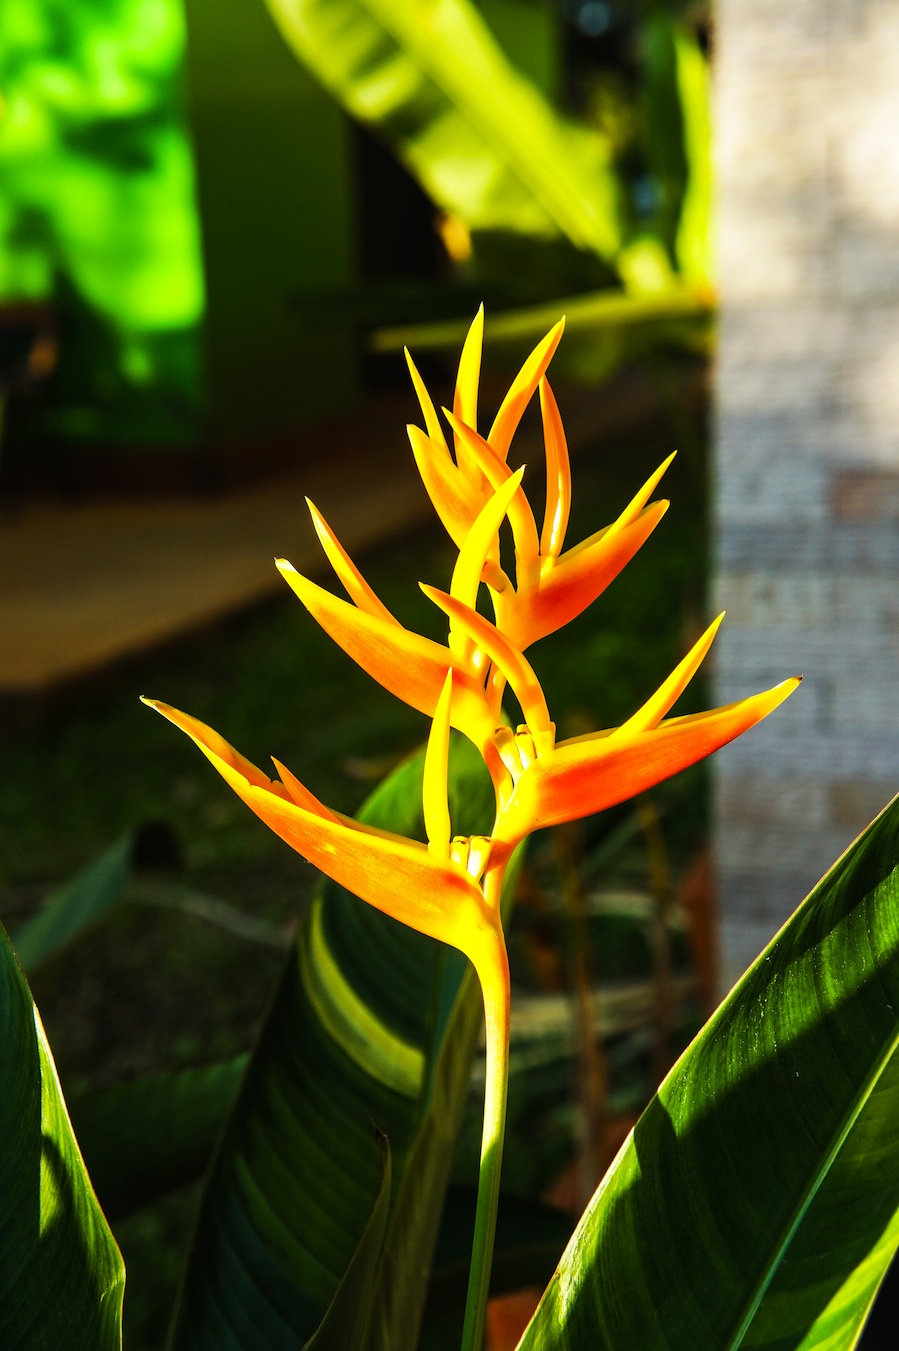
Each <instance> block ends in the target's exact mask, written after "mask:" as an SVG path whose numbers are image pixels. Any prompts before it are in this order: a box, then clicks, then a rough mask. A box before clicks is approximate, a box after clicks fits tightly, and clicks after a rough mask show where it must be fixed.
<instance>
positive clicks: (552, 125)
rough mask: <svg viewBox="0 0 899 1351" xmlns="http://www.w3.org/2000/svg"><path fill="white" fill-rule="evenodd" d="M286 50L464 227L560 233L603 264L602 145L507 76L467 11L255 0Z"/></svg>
mask: <svg viewBox="0 0 899 1351" xmlns="http://www.w3.org/2000/svg"><path fill="white" fill-rule="evenodd" d="M267 3H268V6H269V9H270V10H271V12H272V14H273V16H274V18H275V21H276V22H277V24H278V25H279V27H280V29H281V31H282V33H283V34H284V36H285V38H286V39H287V41H288V43H289V44H290V46H291V47H292V48H293V50H294V51H295V52H296V54H297V55H298V56H299V57H300V59H301V60H302V61H304V62H305V63H306V65H307V66H308V67H309V69H310V70H311V71H312V72H313V73H314V74H315V75H316V76H317V78H318V79H319V80H321V82H322V84H324V85H325V87H326V88H327V89H329V90H330V92H331V93H332V94H333V95H334V97H335V98H336V99H337V100H338V101H339V102H340V103H342V104H343V106H344V107H345V108H346V109H347V111H348V112H349V113H350V114H351V115H352V116H353V117H356V118H358V119H359V120H360V121H362V122H365V123H367V124H368V125H369V126H371V127H372V128H373V129H374V130H375V131H377V132H378V134H379V135H380V136H382V137H383V138H384V139H385V140H386V141H387V142H388V144H389V145H390V146H391V148H392V149H393V150H394V152H395V153H396V154H397V156H398V157H399V158H400V159H401V160H403V162H404V163H405V164H406V165H407V166H408V168H409V169H410V170H411V171H412V173H413V174H414V175H415V177H416V178H417V179H418V180H419V182H420V183H421V184H422V186H423V187H424V189H425V191H426V192H427V193H428V194H429V195H430V196H431V198H432V199H433V200H434V202H436V203H437V205H438V206H440V207H442V208H443V209H444V210H446V211H450V212H453V213H454V214H455V215H457V216H459V217H460V218H461V219H462V220H463V221H465V222H466V224H468V225H469V226H470V227H471V228H472V229H505V230H514V231H520V232H522V233H525V234H534V235H543V236H551V235H554V234H555V235H557V234H563V235H566V236H567V237H568V238H569V239H570V240H572V242H573V243H574V244H575V245H577V247H579V248H581V249H592V250H595V251H596V252H598V253H599V254H601V255H603V256H604V257H607V258H613V257H614V255H615V254H616V252H617V250H618V248H619V245H620V226H619V219H618V184H617V178H616V175H615V172H614V169H613V167H612V165H611V161H610V154H609V150H608V147H607V145H606V144H605V143H604V142H603V141H602V140H601V139H600V138H599V137H598V136H597V135H595V134H591V133H588V132H587V131H585V130H584V129H582V128H578V127H574V126H570V125H568V124H567V123H565V122H564V121H563V120H562V119H561V118H560V117H559V116H558V115H557V114H556V113H554V111H553V110H552V108H551V107H550V106H549V104H548V103H547V102H546V101H545V100H544V99H543V97H542V96H541V95H540V94H539V93H538V92H537V90H536V89H535V88H534V86H533V85H531V84H530V83H529V82H528V81H527V80H526V79H524V78H523V77H522V76H521V75H519V74H518V72H517V71H516V70H515V69H514V67H513V66H511V65H510V64H509V62H508V61H507V60H506V58H505V56H504V55H503V52H502V50H501V49H500V47H499V46H498V45H497V43H496V41H495V40H494V38H493V37H492V35H491V33H490V30H489V29H488V28H487V26H486V24H485V23H484V21H483V19H482V18H481V16H480V15H479V14H478V12H477V9H476V8H475V6H474V5H473V4H471V3H470V0H267Z"/></svg>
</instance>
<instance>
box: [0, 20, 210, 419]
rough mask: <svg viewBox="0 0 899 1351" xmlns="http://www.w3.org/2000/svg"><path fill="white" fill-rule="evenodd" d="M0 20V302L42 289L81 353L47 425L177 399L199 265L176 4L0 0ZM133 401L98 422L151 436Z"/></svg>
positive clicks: (186, 374) (186, 398) (181, 395)
mask: <svg viewBox="0 0 899 1351" xmlns="http://www.w3.org/2000/svg"><path fill="white" fill-rule="evenodd" d="M0 23H2V30H3V45H2V49H0V89H2V91H3V93H2V100H3V101H2V105H0V184H2V186H0V303H2V302H3V301H22V300H29V301H35V300H47V299H50V298H53V297H55V298H56V299H57V300H58V301H61V305H60V308H61V310H62V311H64V314H63V317H62V319H61V327H62V330H63V339H64V341H65V339H66V337H69V339H70V341H69V345H70V346H76V345H78V346H80V347H81V348H82V349H84V348H85V347H86V349H87V350H86V351H84V350H82V353H81V357H80V359H79V360H76V361H75V362H74V365H73V367H72V369H71V371H70V373H69V376H68V383H69V384H71V385H73V386H75V387H77V388H78V393H79V397H78V398H77V399H76V400H75V403H74V406H72V407H70V408H69V412H68V414H67V415H66V417H65V419H64V422H63V424H62V425H57V426H55V427H54V428H53V430H55V431H59V432H64V433H67V434H70V435H76V436H77V435H85V434H87V435H97V434H102V432H103V430H104V420H103V419H100V418H98V417H97V416H96V414H94V416H91V411H90V410H91V407H92V406H94V405H95V404H96V402H97V401H99V402H100V403H101V404H102V403H103V402H106V403H107V404H108V403H109V402H110V401H112V402H113V403H114V402H115V395H116V393H117V392H118V387H125V386H132V387H134V388H136V389H138V390H139V389H141V388H146V387H149V386H155V387H156V389H157V392H159V390H160V388H161V391H162V393H163V396H164V397H165V395H166V394H168V396H169V399H170V401H171V400H174V401H176V402H179V401H180V402H181V403H184V402H187V403H190V401H191V400H192V399H195V398H196V395H197V386H198V370H197V366H196V363H197V344H196V341H191V336H190V335H191V334H193V333H194V332H195V330H196V326H197V324H198V322H199V320H200V318H201V315H202V312H203V271H202V265H201V259H200V240H199V222H198V218H197V212H196V207H195V202H194V178H193V163H192V158H191V150H190V144H189V140H188V136H187V132H186V126H185V119H184V115H183V108H182V78H183V63H184V51H185V42H186V35H185V27H184V15H183V9H182V6H181V4H180V0H79V3H77V4H72V3H69V0H41V3H36V0H2V3H0ZM138 411H139V410H135V415H134V416H133V417H132V418H131V420H130V421H129V423H128V425H127V427H122V426H118V427H116V428H114V429H113V428H111V427H109V426H108V425H106V430H107V432H109V431H113V430H114V432H116V433H118V435H119V436H122V435H123V434H124V436H125V438H126V439H128V440H135V439H136V440H140V439H151V440H152V439H158V437H159V433H160V425H159V422H160V419H159V416H158V415H157V416H156V417H155V418H153V419H152V420H151V421H150V423H149V424H148V423H147V422H146V421H145V420H144V418H143V417H142V416H140V415H138ZM140 411H142V410H140ZM106 423H107V424H108V418H107V419H106ZM168 430H169V431H171V429H170V428H169V429H168Z"/></svg>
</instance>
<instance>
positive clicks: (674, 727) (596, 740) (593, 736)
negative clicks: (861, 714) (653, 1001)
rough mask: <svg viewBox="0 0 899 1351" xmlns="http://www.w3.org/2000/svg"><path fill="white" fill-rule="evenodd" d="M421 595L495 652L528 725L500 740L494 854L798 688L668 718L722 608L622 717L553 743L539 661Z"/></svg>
mask: <svg viewBox="0 0 899 1351" xmlns="http://www.w3.org/2000/svg"><path fill="white" fill-rule="evenodd" d="M423 590H424V591H425V593H426V594H427V595H428V596H429V597H430V598H431V600H433V601H434V602H435V604H437V605H439V606H440V608H441V609H442V610H444V611H445V613H446V614H447V615H448V616H449V617H450V619H451V621H452V622H453V624H454V625H455V626H456V627H457V628H458V629H460V630H462V631H463V632H465V633H467V635H468V636H469V638H470V639H471V641H472V642H475V643H477V644H478V645H479V646H480V647H481V648H482V649H483V650H485V651H487V652H488V653H489V655H490V658H491V661H492V662H493V663H494V665H495V666H496V668H497V669H498V670H499V671H501V672H502V675H503V677H504V678H505V679H506V680H508V682H509V684H510V686H511V687H512V690H513V692H514V693H515V695H516V697H517V699H518V702H519V704H520V705H521V710H522V713H523V714H524V716H525V720H526V721H525V723H524V724H523V725H522V726H521V727H519V728H518V729H517V731H515V732H513V731H512V729H511V728H508V727H500V728H497V730H496V732H495V733H494V743H495V745H496V749H497V752H498V754H499V756H500V758H501V759H502V761H503V763H504V765H505V766H506V769H507V770H508V774H509V777H508V779H507V780H505V781H502V782H501V783H500V789H499V792H498V800H497V816H496V824H495V825H494V828H493V832H492V838H493V840H494V844H495V846H496V847H497V857H499V856H505V853H506V851H507V850H508V849H509V848H511V847H513V846H514V845H516V844H518V843H519V842H520V841H521V840H523V839H524V838H525V836H526V835H529V834H531V832H532V831H534V830H538V829H541V828H542V827H544V826H553V825H560V824H562V823H563V822H565V821H574V820H579V819H580V818H581V817H584V816H591V815H593V813H595V812H599V811H603V810H604V809H605V808H607V807H612V806H615V805H616V804H617V803H619V802H623V801H625V800H626V799H627V798H631V797H635V796H636V795H637V794H638V793H643V792H645V791H646V790H647V789H649V788H652V787H654V786H655V785H656V784H658V783H661V782H662V780H663V779H667V778H670V777H671V776H672V775H673V774H677V773H679V772H680V770H682V769H686V768H688V766H690V765H693V764H696V763H697V762H698V761H699V760H704V759H705V758H706V756H708V755H711V754H712V753H713V751H716V750H719V749H720V748H721V747H722V746H724V745H726V744H727V743H728V742H729V741H733V739H734V738H735V737H737V736H740V735H741V734H742V733H743V732H746V731H748V730H749V728H750V727H753V726H754V725H755V724H756V723H757V722H760V721H761V719H762V718H764V717H766V716H767V715H768V714H769V713H770V712H772V710H773V709H775V708H776V707H777V706H778V704H781V703H783V701H784V699H786V698H787V696H788V695H789V694H791V693H792V692H793V690H794V689H795V688H796V686H797V685H798V684H799V680H800V677H794V678H792V679H790V680H785V681H783V682H782V683H781V684H779V685H777V686H775V687H774V688H773V689H771V690H767V691H765V692H764V693H762V694H756V695H753V696H751V697H750V698H748V699H743V700H741V701H740V702H738V703H735V704H728V705H725V706H724V707H722V708H716V709H712V710H710V711H709V712H706V713H694V714H687V715H686V716H683V717H677V718H669V719H665V714H666V713H668V712H669V710H670V709H671V708H672V707H673V705H674V704H675V703H676V702H677V700H678V699H679V698H680V696H681V694H683V692H684V690H685V689H686V688H687V686H688V684H689V683H690V681H691V680H692V678H693V676H694V675H695V674H696V671H697V670H698V669H699V666H700V664H701V662H702V660H703V658H704V657H705V655H706V653H707V652H708V650H709V648H710V647H711V644H712V640H713V639H714V637H715V634H716V633H717V631H718V628H719V626H720V624H721V620H722V619H723V617H724V616H723V615H719V616H718V618H717V619H716V620H714V622H713V623H712V624H710V625H709V627H708V628H707V629H706V631H705V633H704V634H703V635H702V637H701V638H700V639H699V640H698V642H696V643H695V644H694V645H693V647H692V648H691V649H690V651H689V652H688V653H687V655H686V656H685V657H684V658H683V660H682V661H681V662H679V664H678V665H677V666H676V667H675V669H674V670H673V671H672V673H671V675H670V676H669V677H668V678H667V680H665V681H664V682H663V683H662V684H661V685H660V686H659V688H658V690H656V692H655V694H653V695H652V697H651V698H650V699H648V700H647V701H646V703H645V704H643V705H642V707H641V708H639V709H638V710H637V712H636V713H634V714H633V715H632V717H630V718H629V719H628V721H627V722H625V723H623V724H622V726H621V727H617V728H613V729H611V730H609V731H604V732H594V733H590V734H588V735H586V736H580V737H573V738H571V739H569V740H566V741H561V742H556V740H555V727H554V725H553V724H552V722H551V721H550V719H549V712H548V709H547V707H546V700H545V698H544V697H543V691H542V690H541V689H540V686H539V683H538V682H537V677H536V675H535V674H534V671H533V668H532V667H531V666H530V665H529V664H528V662H527V661H526V659H525V657H524V656H523V655H522V653H521V652H520V650H518V649H516V648H515V647H514V645H513V644H512V643H511V642H510V641H509V640H508V638H507V637H506V636H505V634H501V633H499V631H498V629H497V628H496V627H495V626H494V625H491V624H490V622H489V620H486V619H485V618H484V617H483V616H482V615H480V614H478V613H477V612H476V611H474V610H473V609H469V608H468V607H467V606H466V605H464V604H463V603H462V602H461V601H459V600H457V599H456V598H455V597H453V596H451V595H445V594H443V593H441V592H438V591H436V590H435V589H434V588H432V587H424V588H423Z"/></svg>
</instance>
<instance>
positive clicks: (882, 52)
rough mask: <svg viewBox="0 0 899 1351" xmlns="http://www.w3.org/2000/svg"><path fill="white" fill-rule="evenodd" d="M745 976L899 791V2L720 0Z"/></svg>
mask: <svg viewBox="0 0 899 1351" xmlns="http://www.w3.org/2000/svg"><path fill="white" fill-rule="evenodd" d="M715 78H716V92H715V100H716V106H715V113H716V116H715V125H716V159H717V191H718V275H719V285H720V295H721V326H720V346H719V356H718V368H717V382H716V401H717V415H716V449H715V453H716V506H715V528H716V541H715V556H716V559H717V575H716V583H715V590H716V601H717V603H718V604H719V605H720V607H721V608H726V609H727V611H728V619H727V620H726V622H725V626H724V629H723V631H722V633H721V636H720V637H719V639H718V642H717V644H716V647H717V649H718V651H717V668H716V669H717V685H718V691H717V692H718V702H722V703H723V702H728V701H730V700H732V699H737V698H740V697H742V696H743V695H745V694H748V693H750V692H752V691H753V690H756V689H762V688H764V687H766V686H768V685H771V684H773V683H774V682H776V681H777V680H779V679H780V678H782V677H785V676H788V675H792V674H796V673H802V674H804V675H805V677H806V679H805V683H804V685H803V687H802V688H801V689H800V690H799V691H798V692H797V693H796V694H795V695H793V696H792V698H791V699H790V700H789V701H788V702H787V704H786V705H785V706H784V707H783V708H782V709H781V710H779V711H778V712H776V713H775V714H774V715H773V716H772V717H771V718H770V719H769V720H768V722H767V723H766V724H764V725H763V726H762V727H760V728H758V729H756V730H755V731H753V732H751V733H750V734H749V735H748V736H747V737H746V738H744V739H742V740H741V741H739V742H737V743H735V744H734V745H733V746H731V747H728V748H727V749H726V750H725V751H723V752H722V753H721V754H720V755H719V756H718V757H717V763H716V766H715V775H716V823H715V835H716V840H715V844H716V854H717V866H718V876H719V889H720V899H721V905H722V924H723V931H722V939H723V963H724V972H723V977H724V980H725V981H726V982H728V981H729V980H730V979H732V978H733V977H734V976H735V975H736V974H738V973H739V971H740V970H742V969H743V967H744V966H745V965H746V964H747V962H748V961H749V960H751V958H752V957H753V956H754V955H755V954H756V952H757V951H758V950H759V948H760V947H761V946H762V945H763V943H764V942H765V941H767V939H768V938H769V937H770V936H771V934H772V933H773V932H774V931H775V929H776V928H777V927H778V926H779V925H780V923H781V922H782V921H783V920H784V919H785V918H786V917H787V915H788V914H789V913H790V911H791V910H792V909H793V908H794V907H795V905H796V904H797V903H798V902H799V901H800V900H801V899H802V898H803V896H804V895H805V894H806V893H807V892H808V890H809V889H810V887H811V886H812V885H813V884H814V882H815V881H816V880H817V879H818V877H819V876H820V875H821V874H822V873H823V872H824V871H825V870H826V869H827V868H828V867H829V865H830V864H831V863H832V862H833V861H834V859H835V858H836V857H837V856H838V854H839V853H840V852H841V850H842V849H844V848H845V846H846V845H847V844H849V843H850V841H851V840H852V839H853V838H854V837H855V835H856V834H857V833H858V831H859V830H860V829H862V827H863V826H864V825H865V824H866V823H867V822H868V820H869V819H870V818H871V816H872V815H873V814H874V813H875V812H876V811H878V810H879V809H880V808H881V807H882V806H884V804H885V803H886V802H887V800H888V799H889V798H890V797H891V796H892V795H893V794H894V793H895V792H896V791H897V790H899V680H897V672H899V6H897V4H896V0H789V3H787V4H784V3H783V0H718V5H717V46H716V77H715Z"/></svg>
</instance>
